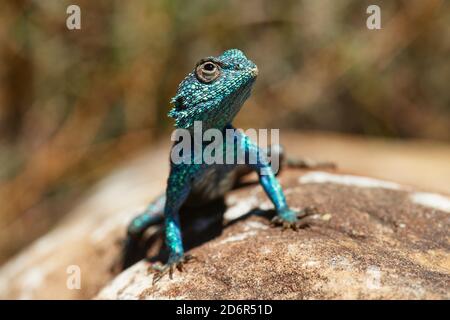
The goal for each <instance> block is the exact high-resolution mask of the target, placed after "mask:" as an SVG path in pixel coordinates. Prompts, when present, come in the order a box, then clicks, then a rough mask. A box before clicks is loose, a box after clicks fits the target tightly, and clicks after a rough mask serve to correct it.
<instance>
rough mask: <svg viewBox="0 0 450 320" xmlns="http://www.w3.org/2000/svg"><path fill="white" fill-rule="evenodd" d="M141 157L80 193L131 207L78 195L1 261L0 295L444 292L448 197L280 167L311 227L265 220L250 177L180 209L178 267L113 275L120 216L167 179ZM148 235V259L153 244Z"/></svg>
mask: <svg viewBox="0 0 450 320" xmlns="http://www.w3.org/2000/svg"><path fill="white" fill-rule="evenodd" d="M162 163H163V162H162ZM140 166H141V167H140ZM142 166H143V164H142V163H140V162H139V161H138V162H136V163H135V164H134V165H133V166H132V168H135V169H134V171H131V172H130V171H123V172H119V173H118V175H119V176H120V175H126V177H127V179H126V180H127V181H132V182H133V184H132V185H128V186H127V185H125V186H122V188H120V189H114V188H112V189H111V187H110V188H109V189H108V188H100V190H102V192H100V193H94V194H95V196H94V197H93V198H92V199H90V201H91V205H92V207H102V208H107V204H108V201H106V200H105V199H111V194H113V195H115V196H117V197H120V196H121V195H127V198H132V199H134V200H133V201H132V200H128V202H125V203H123V206H122V207H123V208H131V209H125V210H118V209H117V210H115V209H116V208H115V207H112V208H109V210H107V209H105V210H103V211H101V212H92V211H90V207H89V201H87V204H85V205H84V206H83V207H82V208H79V211H80V212H86V211H87V212H91V215H90V216H89V217H87V216H83V217H82V218H79V217H78V218H77V216H76V215H74V216H73V217H72V218H71V219H70V220H69V221H67V222H66V223H65V224H64V225H62V226H60V227H59V228H57V229H56V230H55V231H53V232H51V233H50V234H48V235H46V236H45V237H43V238H41V239H40V240H39V241H37V242H36V243H35V244H33V245H32V246H31V247H30V248H28V249H26V250H25V251H24V252H23V253H21V254H20V255H18V256H17V257H16V258H14V259H12V260H11V261H10V262H9V263H8V264H6V265H5V266H3V267H2V268H1V269H0V298H9V299H16V298H25V299H27V298H31V299H36V298H43V299H46V298H57V299H69V298H76V299H87V298H92V297H95V298H97V299H160V298H176V299H179V298H186V299H189V298H191V299H200V298H201V299H216V298H222V299H234V298H242V299H250V298H254V299H264V298H267V299H327V298H331V299H342V298H356V299H366V298H369V299H378V298H382V299H394V298H406V299H434V298H437V299H449V298H450V290H449V289H450V250H449V249H450V246H449V232H448V230H449V226H450V220H449V219H450V217H449V213H450V199H449V198H448V197H446V196H443V195H439V194H430V193H418V192H414V191H413V190H411V188H408V187H404V186H401V185H398V184H396V183H392V182H387V181H381V180H376V179H371V178H367V177H358V176H353V175H344V174H341V173H330V172H318V171H314V172H305V171H300V170H287V171H285V172H283V173H282V174H281V177H280V180H281V183H282V185H283V187H284V189H285V192H286V196H287V198H288V202H289V203H290V204H291V206H292V207H294V208H301V207H304V206H311V205H312V206H315V207H316V208H317V210H318V212H319V213H318V214H317V215H315V216H314V218H315V219H314V223H313V224H312V225H311V226H310V227H309V228H306V229H302V230H299V231H296V232H295V231H292V230H285V231H283V230H281V229H279V228H272V227H270V226H269V219H270V216H271V215H272V214H273V212H271V211H270V209H271V204H270V202H269V201H268V199H267V198H266V196H265V194H264V193H263V191H262V189H261V188H260V186H258V185H250V186H247V187H243V188H240V189H238V190H235V191H233V192H232V193H230V195H229V196H228V197H227V199H225V203H217V204H214V205H213V206H211V207H209V208H205V209H204V210H202V211H203V212H200V213H198V212H196V213H191V212H186V214H185V215H184V216H183V217H185V218H184V220H183V221H182V224H183V231H184V236H185V245H186V246H187V248H188V250H189V252H190V253H192V254H193V255H195V256H196V257H197V260H194V261H192V262H190V263H189V264H187V265H186V268H185V270H186V271H185V272H183V273H179V272H178V271H177V272H175V274H174V279H173V280H169V279H168V278H167V277H165V278H163V279H162V280H161V281H160V282H158V283H157V284H155V285H152V283H151V282H152V275H151V273H150V274H149V272H148V267H149V265H150V263H149V262H148V261H141V262H138V263H137V264H135V265H133V266H132V267H130V268H129V269H127V270H125V271H124V272H122V273H121V274H119V275H117V273H115V272H113V271H112V270H111V267H112V266H113V265H114V262H115V259H116V258H117V257H118V255H119V249H120V246H119V244H118V243H119V240H120V239H121V238H122V237H123V232H124V228H125V225H126V224H127V222H128V221H129V220H130V219H131V218H132V217H133V216H134V215H135V214H136V213H137V212H139V210H141V209H142V208H143V205H144V204H145V203H146V201H148V199H147V198H149V197H151V196H154V194H151V192H148V191H149V190H161V185H162V184H163V181H164V179H165V172H166V171H165V170H164V171H163V170H161V169H160V168H159V169H158V170H156V169H155V170H153V169H151V170H153V171H151V170H150V172H148V176H142V175H141V173H142V172H143V170H142ZM148 168H153V166H148ZM149 176H151V178H152V179H148V178H149ZM122 180H123V179H122ZM148 180H149V181H151V182H148V183H149V184H148V185H145V186H146V188H144V187H143V186H144V184H145V183H147V182H144V181H148ZM152 183H153V184H152ZM105 185H107V186H110V185H111V183H109V182H105ZM116 187H117V186H116ZM147 187H148V188H147ZM143 190H145V191H146V192H145V196H144V191H143ZM106 194H108V195H107V196H106ZM102 201H104V203H103V205H99V203H102ZM133 203H140V204H142V205H140V206H139V205H134V206H133V205H131V204H133ZM112 213H114V214H112ZM248 213H254V214H253V215H248ZM223 221H225V222H226V226H224V227H223V226H222V224H223ZM155 231H158V230H156V229H153V230H151V232H150V234H155ZM156 235H157V236H156V237H154V238H155V239H156V240H155V241H151V242H150V243H149V255H150V256H154V255H155V253H157V252H158V251H159V249H160V247H161V242H162V241H161V237H160V236H158V232H156ZM72 265H75V266H78V267H79V268H80V270H81V288H80V289H79V290H77V289H75V290H74V289H72V290H71V289H68V287H67V281H68V278H69V276H70V274H68V273H67V271H68V267H69V266H72ZM108 283H109V284H108ZM105 285H106V286H105Z"/></svg>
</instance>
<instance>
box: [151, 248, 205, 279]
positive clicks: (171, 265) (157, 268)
mask: <svg viewBox="0 0 450 320" xmlns="http://www.w3.org/2000/svg"><path fill="white" fill-rule="evenodd" d="M195 259H196V258H195V257H194V256H193V255H190V254H185V255H183V256H182V257H180V258H177V259H173V261H171V260H172V259H169V262H167V263H166V264H165V265H162V266H161V265H159V264H153V265H152V266H150V267H149V271H153V272H154V275H153V281H152V284H155V283H156V282H158V281H159V280H161V279H162V277H164V276H165V275H166V274H169V278H170V279H171V280H172V278H173V272H174V269H175V268H176V269H177V270H178V271H180V272H183V265H184V264H186V263H188V262H189V261H192V260H195Z"/></svg>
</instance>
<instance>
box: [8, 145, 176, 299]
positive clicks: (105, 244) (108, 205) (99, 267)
mask: <svg viewBox="0 0 450 320" xmlns="http://www.w3.org/2000/svg"><path fill="white" fill-rule="evenodd" d="M160 149H163V150H160ZM167 149H168V146H167V147H166V146H163V147H161V148H158V147H156V148H154V149H153V150H151V151H150V152H148V153H145V154H142V155H141V156H139V157H137V158H136V159H134V160H132V161H131V162H129V163H127V164H126V165H125V166H124V167H122V168H121V169H118V170H116V171H115V172H114V173H113V174H112V175H110V176H109V177H107V178H106V179H104V180H103V181H102V182H101V183H100V184H99V185H97V186H96V187H95V188H94V189H93V190H90V191H89V196H88V197H87V198H86V199H84V200H82V201H80V205H79V206H78V207H77V208H75V209H74V210H73V211H72V212H71V213H70V214H69V215H68V216H67V219H65V221H63V222H62V223H61V224H60V225H59V226H58V227H57V228H55V229H54V230H52V231H51V232H49V233H48V234H46V235H45V236H43V237H41V238H40V239H38V240H37V241H35V242H34V243H33V244H31V245H30V246H29V247H27V248H26V249H25V250H23V251H22V252H20V253H19V254H18V255H17V256H15V257H14V258H12V259H10V260H9V261H8V262H7V263H6V264H4V265H3V266H1V267H0V299H90V298H92V297H93V296H94V295H95V294H96V293H98V291H99V290H100V289H101V288H102V287H103V286H104V285H105V284H106V283H107V282H108V281H110V280H111V279H112V278H113V277H114V275H115V274H114V273H113V272H111V268H112V266H113V265H114V262H115V259H116V258H117V256H118V254H119V249H120V246H119V243H118V241H119V240H120V239H121V238H122V237H123V234H124V230H125V228H126V225H127V223H128V221H129V220H130V219H131V218H132V217H133V216H134V215H135V214H137V213H138V212H139V211H140V210H142V209H143V208H144V207H145V204H146V203H148V202H149V201H151V199H152V198H154V197H155V196H156V195H158V194H159V192H161V190H163V188H164V184H165V181H166V179H167V172H168V163H167V154H168V150H167ZM155 163H158V166H155V165H154V164H155ZM70 266H77V267H79V268H80V271H81V288H80V289H72V290H71V289H68V287H67V285H66V283H67V281H68V279H69V276H70V274H68V271H70ZM68 268H69V270H68Z"/></svg>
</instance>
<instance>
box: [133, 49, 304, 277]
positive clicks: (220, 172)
mask: <svg viewBox="0 0 450 320" xmlns="http://www.w3.org/2000/svg"><path fill="white" fill-rule="evenodd" d="M257 75H258V68H257V66H256V65H255V63H253V62H252V61H251V60H249V59H248V58H247V57H246V56H245V55H244V53H242V52H241V51H240V50H237V49H231V50H227V51H225V52H224V53H222V54H221V55H219V56H217V57H207V58H204V59H201V60H200V61H199V62H198V63H197V65H196V66H195V68H194V70H193V71H192V72H191V73H189V74H188V75H187V76H186V77H185V79H184V80H183V81H182V82H181V83H180V85H179V87H178V91H177V93H176V95H175V97H173V98H172V100H171V103H172V104H173V108H172V110H171V111H170V112H169V116H170V117H172V118H173V119H175V126H176V127H177V128H183V129H187V130H190V131H191V130H193V126H194V121H201V122H202V127H203V130H207V129H210V128H215V129H218V130H221V131H222V132H225V130H226V129H230V128H233V126H232V125H231V122H232V121H233V119H234V117H235V116H236V114H237V113H238V112H239V110H240V109H241V107H242V105H243V103H244V102H245V100H246V99H247V98H248V97H249V96H250V91H251V88H252V86H253V83H254V82H255V79H256V77H257ZM234 143H235V145H236V147H235V148H234V149H233V151H232V152H237V151H243V152H244V153H245V155H246V156H256V163H254V164H234V165H233V164H206V163H204V162H203V163H200V164H195V161H192V162H191V163H188V164H186V163H181V164H175V163H174V162H173V161H171V167H170V175H169V178H168V181H167V188H166V192H165V194H163V195H161V196H160V197H158V198H157V199H156V200H155V201H154V202H153V203H151V204H150V205H149V206H148V208H147V209H146V210H145V211H144V212H143V213H142V214H140V215H139V216H137V217H136V218H135V219H133V221H132V222H131V223H130V225H129V227H128V230H127V239H126V242H125V248H124V256H127V254H129V253H130V252H129V251H130V250H133V248H134V247H135V244H136V242H137V241H139V239H140V238H141V237H142V235H143V233H144V231H145V230H146V229H147V228H149V227H150V226H151V225H154V224H158V223H161V222H162V220H164V225H165V238H166V245H167V247H168V249H169V259H168V261H167V263H166V264H165V265H164V266H162V267H161V266H159V267H158V266H156V265H155V269H156V270H157V272H158V273H157V275H155V277H154V281H155V279H156V280H158V279H159V278H161V277H162V276H163V275H164V274H165V273H169V274H170V276H172V272H173V268H174V267H176V268H177V269H179V270H181V269H182V265H183V263H185V262H187V260H189V257H190V256H189V255H185V252H184V249H183V242H182V237H181V226H180V220H179V210H180V208H181V206H182V205H199V204H203V203H208V202H210V201H213V200H215V199H217V198H220V197H223V196H224V195H225V193H227V192H228V191H230V190H231V189H232V188H233V186H235V184H236V182H237V181H238V180H239V179H240V178H241V177H242V176H243V175H245V174H247V173H249V172H251V171H256V172H257V173H258V176H259V183H260V184H261V185H262V187H263V189H264V191H265V192H266V194H267V195H268V197H269V198H270V200H271V202H272V203H273V205H274V207H275V210H276V213H277V214H276V216H275V217H274V219H273V222H274V224H276V225H282V226H284V227H285V228H293V229H296V228H298V227H300V226H302V225H304V224H305V222H306V220H305V216H307V215H308V210H301V211H300V212H296V211H294V210H292V209H290V208H289V206H288V204H287V202H286V199H285V196H284V194H283V190H282V188H281V186H280V184H279V182H278V181H277V178H276V176H275V174H274V173H273V171H272V169H271V166H270V164H269V163H268V162H267V161H264V160H266V159H265V158H264V157H265V154H266V153H264V152H262V151H261V149H260V148H259V147H258V146H257V145H256V144H254V143H253V142H252V141H251V140H250V139H249V138H248V137H247V136H246V135H245V134H244V133H242V132H239V133H237V134H236V135H235V136H234ZM174 145H175V143H174ZM172 148H173V146H172ZM238 149H239V150H238ZM281 150H282V149H281V147H275V148H274V147H273V146H272V148H271V151H269V152H272V156H274V153H275V152H278V153H281ZM224 152H225V150H224ZM228 152H229V151H228ZM278 156H281V154H278ZM192 157H193V156H192ZM192 160H193V159H192ZM302 165H303V166H304V165H305V163H304V162H301V163H300V166H302ZM263 170H265V172H264V174H263Z"/></svg>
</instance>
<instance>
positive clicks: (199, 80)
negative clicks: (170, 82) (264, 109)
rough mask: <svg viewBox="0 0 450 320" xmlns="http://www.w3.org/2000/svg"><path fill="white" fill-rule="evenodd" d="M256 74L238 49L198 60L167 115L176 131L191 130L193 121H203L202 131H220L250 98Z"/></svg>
mask: <svg viewBox="0 0 450 320" xmlns="http://www.w3.org/2000/svg"><path fill="white" fill-rule="evenodd" d="M257 74H258V68H257V67H256V65H255V64H254V63H253V62H252V61H251V60H249V59H247V57H246V56H245V55H244V53H242V51H240V50H237V49H231V50H227V51H225V52H224V53H222V54H221V55H220V56H217V57H207V58H204V59H201V60H200V61H199V62H198V63H197V65H196V66H195V69H194V70H193V71H192V72H191V73H189V74H188V75H187V76H186V78H184V80H183V81H182V82H181V83H180V85H179V87H178V91H177V94H176V95H175V97H173V98H172V100H171V103H172V104H173V108H172V110H171V111H170V112H169V116H170V117H172V118H173V119H175V126H176V127H177V128H183V129H192V128H193V126H194V121H202V126H203V129H205V130H206V129H210V128H217V129H223V128H224V127H225V126H226V125H227V124H228V123H231V121H232V120H233V118H234V117H235V115H236V114H237V113H238V111H239V110H240V108H241V107H242V105H243V103H244V102H245V100H246V99H247V98H248V97H249V96H250V90H251V88H252V85H253V83H254V81H255V79H256V76H257Z"/></svg>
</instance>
